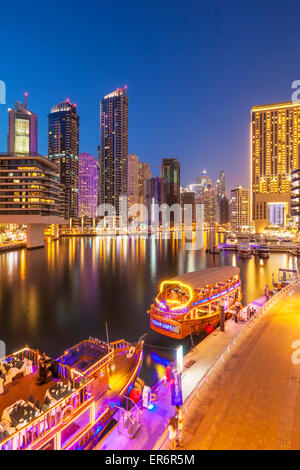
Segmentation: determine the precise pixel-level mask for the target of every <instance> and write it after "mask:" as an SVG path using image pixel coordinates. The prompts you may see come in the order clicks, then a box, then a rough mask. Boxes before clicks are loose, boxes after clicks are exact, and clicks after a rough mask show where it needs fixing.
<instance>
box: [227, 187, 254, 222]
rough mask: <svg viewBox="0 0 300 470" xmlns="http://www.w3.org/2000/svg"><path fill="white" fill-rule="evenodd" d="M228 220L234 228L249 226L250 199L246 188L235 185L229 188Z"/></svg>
mask: <svg viewBox="0 0 300 470" xmlns="http://www.w3.org/2000/svg"><path fill="white" fill-rule="evenodd" d="M230 222H231V225H232V226H233V227H234V228H241V227H248V226H249V223H250V201H249V189H248V188H242V186H237V187H236V188H235V189H232V190H231V201H230Z"/></svg>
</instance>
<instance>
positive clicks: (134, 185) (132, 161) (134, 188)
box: [128, 154, 139, 207]
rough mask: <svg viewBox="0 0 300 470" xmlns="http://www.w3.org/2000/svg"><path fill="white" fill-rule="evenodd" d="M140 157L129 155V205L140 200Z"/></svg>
mask: <svg viewBox="0 0 300 470" xmlns="http://www.w3.org/2000/svg"><path fill="white" fill-rule="evenodd" d="M138 178H139V157H138V156H137V155H135V154H130V155H128V207H130V206H132V205H133V204H138V201H139V183H138Z"/></svg>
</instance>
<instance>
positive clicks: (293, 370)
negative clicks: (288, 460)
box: [160, 284, 300, 450]
mask: <svg viewBox="0 0 300 470" xmlns="http://www.w3.org/2000/svg"><path fill="white" fill-rule="evenodd" d="M297 340H300V286H299V284H298V285H297V287H295V288H293V290H292V291H291V292H289V293H288V294H287V295H285V296H282V298H281V299H280V300H279V302H278V303H275V304H274V305H273V306H272V305H271V306H270V307H269V308H268V309H267V310H266V312H265V313H264V314H263V315H262V316H261V317H260V318H259V319H258V320H257V321H256V322H255V323H254V324H253V325H251V327H250V328H248V331H247V333H246V334H245V336H244V337H243V339H242V340H241V341H239V342H238V343H237V344H236V346H234V347H231V354H228V355H226V360H225V361H224V363H223V362H222V361H220V362H219V363H218V366H217V368H216V369H215V371H214V373H213V374H212V375H211V376H210V379H209V381H208V382H207V383H204V384H203V386H202V387H201V388H200V389H199V390H198V393H194V396H193V399H192V400H190V401H189V404H188V406H187V407H186V408H185V413H184V441H185V442H184V443H185V448H186V449H193V450H196V449H197V450H198V449H253V450H255V449H258V450H259V449H278V450H280V449H282V450H283V449H299V448H300V391H299V384H300V364H295V363H294V362H293V361H292V354H293V353H295V349H294V348H293V347H292V345H293V343H294V341H297ZM298 349H300V348H299V346H298ZM296 356H297V354H296ZM299 356H300V355H299ZM167 446H168V443H167V441H165V442H163V444H162V445H161V446H160V448H165V449H166V448H167Z"/></svg>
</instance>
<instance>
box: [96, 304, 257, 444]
mask: <svg viewBox="0 0 300 470" xmlns="http://www.w3.org/2000/svg"><path fill="white" fill-rule="evenodd" d="M264 303H265V297H260V298H258V299H256V300H255V301H254V302H252V303H251V304H250V306H252V307H254V308H255V309H260V308H262V306H263V305H264ZM246 326H247V324H246V323H244V322H239V323H235V322H234V320H232V319H230V320H227V322H226V329H225V332H224V333H222V332H221V331H220V329H219V328H218V329H216V330H215V331H214V333H212V334H210V335H209V336H207V337H206V338H205V339H204V340H203V341H201V343H199V344H198V345H197V346H196V347H195V348H194V349H193V350H192V351H190V352H189V353H188V354H186V356H185V357H184V362H183V366H184V367H183V374H182V392H183V399H184V402H185V404H184V408H185V406H186V404H188V403H189V402H190V401H193V394H194V393H197V388H198V387H199V386H201V384H202V383H203V381H204V382H205V381H206V380H207V377H208V376H209V375H210V374H211V373H212V371H213V369H214V367H215V364H216V362H217V361H218V360H221V361H223V360H225V359H224V357H225V356H226V355H227V354H228V351H230V347H231V346H230V345H231V344H233V342H234V341H237V337H238V335H239V334H243V333H242V332H243V330H244V329H245V327H246ZM152 391H153V393H155V395H156V396H157V400H156V401H155V402H154V403H153V405H154V406H153V409H151V410H148V409H142V408H141V412H142V416H141V428H140V431H139V433H138V434H137V435H136V436H135V437H134V438H132V437H129V436H127V435H126V434H122V433H120V432H119V430H118V426H116V427H115V428H114V429H113V430H112V431H111V433H110V434H109V435H108V436H107V437H106V438H105V439H104V440H102V441H101V442H100V443H99V444H98V445H97V446H96V448H95V450H100V449H101V450H125V449H126V450H138V449H143V450H151V449H156V450H158V449H168V446H169V443H168V435H167V432H166V431H165V430H166V428H167V426H168V422H169V419H170V418H171V416H173V415H174V407H173V406H172V405H171V392H170V387H169V386H168V385H166V383H165V381H164V380H162V381H160V382H159V383H158V384H156V386H155V387H154V388H153V390H152Z"/></svg>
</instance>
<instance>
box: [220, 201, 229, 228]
mask: <svg viewBox="0 0 300 470" xmlns="http://www.w3.org/2000/svg"><path fill="white" fill-rule="evenodd" d="M219 208H220V219H219V223H220V224H221V225H224V224H228V222H229V202H228V198H227V197H226V196H225V195H224V196H222V197H221V199H220V201H219Z"/></svg>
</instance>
